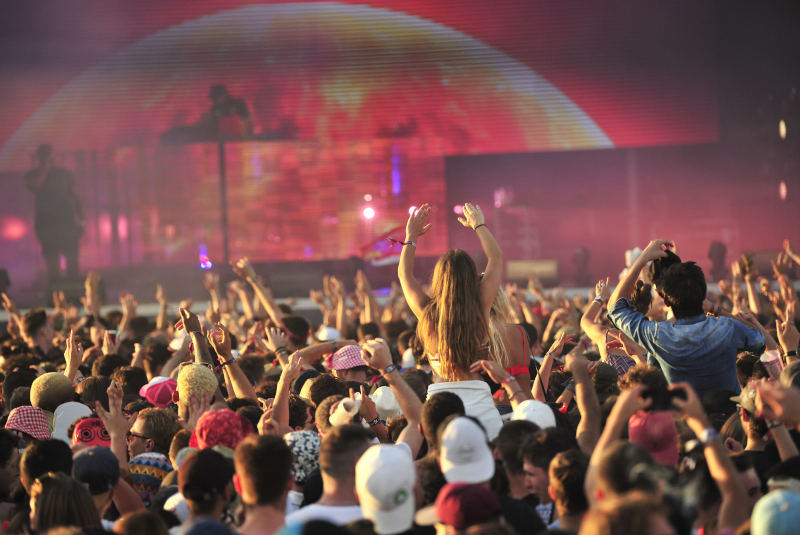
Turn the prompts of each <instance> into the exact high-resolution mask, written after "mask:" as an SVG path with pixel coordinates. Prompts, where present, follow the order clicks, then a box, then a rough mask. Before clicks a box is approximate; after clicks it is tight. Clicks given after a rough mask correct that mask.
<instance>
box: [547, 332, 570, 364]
mask: <svg viewBox="0 0 800 535" xmlns="http://www.w3.org/2000/svg"><path fill="white" fill-rule="evenodd" d="M574 341H575V335H574V334H569V335H568V334H566V332H565V331H561V332H560V333H558V335H557V336H556V339H555V340H554V341H553V345H552V346H550V350H549V351H548V352H547V354H548V355H553V356H554V357H556V358H558V356H559V355H561V352H562V351H563V350H564V344H566V343H567V342H574Z"/></svg>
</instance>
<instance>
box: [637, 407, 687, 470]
mask: <svg viewBox="0 0 800 535" xmlns="http://www.w3.org/2000/svg"><path fill="white" fill-rule="evenodd" d="M628 438H629V440H630V441H631V442H633V443H635V444H639V445H641V446H644V447H645V449H646V450H647V451H649V452H650V455H652V456H653V459H655V460H656V461H657V462H659V463H661V464H665V465H668V466H678V430H677V429H676V428H675V420H673V419H672V415H671V414H670V413H669V412H666V411H656V412H645V411H639V412H637V413H636V414H634V415H633V416H631V419H630V420H628Z"/></svg>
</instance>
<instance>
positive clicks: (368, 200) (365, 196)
mask: <svg viewBox="0 0 800 535" xmlns="http://www.w3.org/2000/svg"><path fill="white" fill-rule="evenodd" d="M364 202H372V195H370V194H369V193H367V194H366V195H364Z"/></svg>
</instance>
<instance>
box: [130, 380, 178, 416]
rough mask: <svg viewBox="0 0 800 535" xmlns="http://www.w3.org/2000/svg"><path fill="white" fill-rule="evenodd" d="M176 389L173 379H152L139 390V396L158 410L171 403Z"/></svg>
mask: <svg viewBox="0 0 800 535" xmlns="http://www.w3.org/2000/svg"><path fill="white" fill-rule="evenodd" d="M177 389H178V383H177V381H175V379H170V378H169V377H153V378H152V379H151V380H150V382H149V383H147V384H146V385H144V386H143V387H142V388H140V389H139V395H140V396H142V397H143V398H144V399H146V400H147V401H149V402H150V403H152V404H153V405H154V406H156V407H158V408H159V409H163V408H166V407H167V406H168V405H169V404H170V403H172V393H173V392H175V391H176V390H177Z"/></svg>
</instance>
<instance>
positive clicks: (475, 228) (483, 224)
mask: <svg viewBox="0 0 800 535" xmlns="http://www.w3.org/2000/svg"><path fill="white" fill-rule="evenodd" d="M481 227H486V223H481V224H480V225H475V227H474V228H473V229H472V230H474V231H475V232H478V229H479V228H481ZM486 228H489V227H486Z"/></svg>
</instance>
